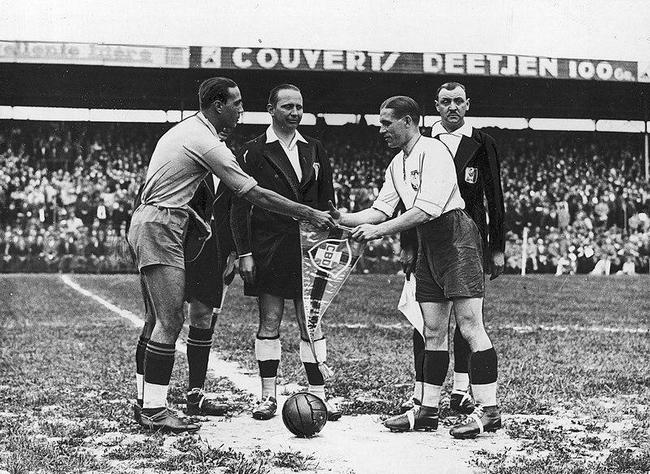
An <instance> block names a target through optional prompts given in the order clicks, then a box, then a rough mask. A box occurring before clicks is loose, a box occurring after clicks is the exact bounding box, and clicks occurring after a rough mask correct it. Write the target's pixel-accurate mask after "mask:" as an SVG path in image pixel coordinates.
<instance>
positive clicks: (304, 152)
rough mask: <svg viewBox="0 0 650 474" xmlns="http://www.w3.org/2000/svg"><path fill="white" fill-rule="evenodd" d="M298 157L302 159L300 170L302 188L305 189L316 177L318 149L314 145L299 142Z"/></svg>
mask: <svg viewBox="0 0 650 474" xmlns="http://www.w3.org/2000/svg"><path fill="white" fill-rule="evenodd" d="M298 156H299V157H300V169H301V170H302V180H300V188H301V189H302V188H304V187H305V185H307V183H309V181H311V179H312V176H313V175H314V162H315V160H316V149H315V148H314V144H313V143H304V142H300V141H299V142H298Z"/></svg>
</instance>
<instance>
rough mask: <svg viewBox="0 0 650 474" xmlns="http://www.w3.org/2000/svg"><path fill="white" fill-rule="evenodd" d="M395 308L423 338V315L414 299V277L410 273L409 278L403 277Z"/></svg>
mask: <svg viewBox="0 0 650 474" xmlns="http://www.w3.org/2000/svg"><path fill="white" fill-rule="evenodd" d="M397 309H398V310H400V311H401V312H402V314H403V315H404V316H406V319H408V320H409V322H410V323H411V325H412V326H413V327H414V328H415V329H417V331H418V332H419V333H420V335H421V336H422V339H424V317H423V316H422V308H420V303H418V302H417V301H415V277H414V276H413V275H411V278H408V277H407V278H405V279H404V288H402V294H401V296H400V298H399V303H397Z"/></svg>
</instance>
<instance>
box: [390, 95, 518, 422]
mask: <svg viewBox="0 0 650 474" xmlns="http://www.w3.org/2000/svg"><path fill="white" fill-rule="evenodd" d="M435 103H436V109H437V110H438V113H439V114H440V121H438V122H436V123H435V124H434V125H433V127H432V129H431V136H432V137H433V138H437V139H438V140H440V141H441V142H442V143H444V144H445V146H447V148H448V149H449V151H450V152H451V154H452V155H453V156H454V163H455V164H456V172H457V177H458V186H459V188H460V193H461V196H462V197H463V200H464V201H465V210H466V212H467V213H468V214H469V216H470V217H471V218H472V220H473V221H474V222H475V223H476V225H477V227H478V229H479V231H480V233H481V237H482V238H483V266H484V269H485V272H486V273H489V274H490V275H491V277H490V279H491V280H493V279H495V278H496V277H498V276H499V275H500V274H501V273H503V267H504V250H505V230H504V213H505V210H504V204H503V191H502V189H501V176H500V167H499V155H498V151H497V147H496V143H495V141H494V139H493V138H492V137H491V136H490V135H488V134H487V133H485V132H483V131H481V130H477V129H475V128H473V127H472V126H471V125H469V124H468V123H466V122H465V114H466V113H467V111H468V110H469V105H470V100H469V98H468V97H467V95H466V91H465V86H464V85H462V84H460V83H458V82H447V83H445V84H443V85H441V86H440V87H439V88H438V90H437V92H436V101H435ZM485 201H487V212H486V209H485ZM486 214H487V215H488V218H487V219H486ZM402 249H403V250H402V255H401V259H402V264H403V266H404V269H405V271H406V272H409V271H410V269H411V268H415V255H417V236H416V235H415V233H404V234H403V235H402ZM413 355H414V360H415V380H416V382H415V390H414V397H413V399H412V401H409V402H406V403H405V404H404V405H403V406H402V410H403V411H406V410H408V409H409V408H410V407H411V406H412V404H413V403H415V404H418V403H419V402H420V400H419V399H418V398H417V397H418V394H420V393H422V390H421V388H422V387H421V384H422V383H423V382H422V381H423V374H422V362H423V356H424V343H423V341H422V337H421V336H420V335H419V333H418V332H417V331H416V330H414V331H413ZM469 355H470V348H469V345H468V344H467V341H466V340H465V339H464V338H463V336H462V335H461V333H460V330H459V329H458V327H456V332H455V333H454V386H453V390H452V394H451V399H450V409H451V410H453V411H456V412H459V413H463V414H469V413H471V412H472V410H473V408H474V403H473V400H472V397H471V395H470V394H469V386H470V382H469V372H468V370H469V367H468V360H469Z"/></svg>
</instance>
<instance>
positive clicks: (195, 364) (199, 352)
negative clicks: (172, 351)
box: [187, 326, 214, 392]
mask: <svg viewBox="0 0 650 474" xmlns="http://www.w3.org/2000/svg"><path fill="white" fill-rule="evenodd" d="M213 332H214V331H213V329H212V328H208V329H202V328H197V327H194V326H190V331H189V334H188V335H187V365H188V366H189V387H188V392H189V391H190V390H192V389H193V388H203V385H204V384H205V374H206V372H207V371H208V360H209V359H210V348H211V347H212V333H213Z"/></svg>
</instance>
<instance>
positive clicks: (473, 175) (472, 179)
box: [465, 166, 478, 184]
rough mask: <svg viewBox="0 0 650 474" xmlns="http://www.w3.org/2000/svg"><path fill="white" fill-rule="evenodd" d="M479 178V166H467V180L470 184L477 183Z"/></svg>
mask: <svg viewBox="0 0 650 474" xmlns="http://www.w3.org/2000/svg"><path fill="white" fill-rule="evenodd" d="M477 179H478V168H472V167H469V166H468V167H467V168H465V182H466V183H469V184H476V180H477Z"/></svg>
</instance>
